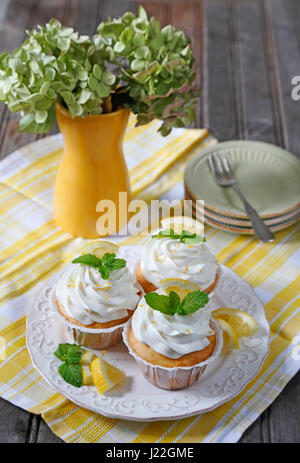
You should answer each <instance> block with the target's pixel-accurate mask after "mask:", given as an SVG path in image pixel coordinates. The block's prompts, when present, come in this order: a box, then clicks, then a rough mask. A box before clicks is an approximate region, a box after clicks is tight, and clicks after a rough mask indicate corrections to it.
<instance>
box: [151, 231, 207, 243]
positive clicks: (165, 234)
mask: <svg viewBox="0 0 300 463" xmlns="http://www.w3.org/2000/svg"><path fill="white" fill-rule="evenodd" d="M152 238H157V239H162V238H172V239H173V240H180V241H181V243H185V244H193V243H200V242H204V241H206V239H205V238H204V236H202V235H197V234H196V233H191V232H189V231H188V230H182V232H181V233H175V232H174V230H173V229H172V228H170V229H167V230H161V231H159V232H158V233H157V234H156V235H152Z"/></svg>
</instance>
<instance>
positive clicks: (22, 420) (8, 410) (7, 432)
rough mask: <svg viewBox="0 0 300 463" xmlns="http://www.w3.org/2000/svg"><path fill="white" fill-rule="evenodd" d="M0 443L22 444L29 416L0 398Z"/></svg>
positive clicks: (25, 437) (26, 431)
mask: <svg viewBox="0 0 300 463" xmlns="http://www.w3.org/2000/svg"><path fill="white" fill-rule="evenodd" d="M0 416H1V419H0V443H4V442H5V443H24V442H26V440H27V436H28V434H27V433H28V424H29V421H30V414H29V413H28V412H26V411H24V410H22V409H21V408H18V407H16V406H15V405H12V404H11V403H9V402H7V401H6V400H4V399H1V398H0Z"/></svg>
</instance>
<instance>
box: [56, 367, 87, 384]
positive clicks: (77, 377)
mask: <svg viewBox="0 0 300 463" xmlns="http://www.w3.org/2000/svg"><path fill="white" fill-rule="evenodd" d="M58 373H59V374H60V376H61V377H62V378H63V379H64V380H65V381H66V383H69V384H72V386H75V387H81V386H82V383H83V379H82V374H81V367H80V364H78V363H75V364H69V363H65V362H64V363H62V364H61V365H60V366H59V368H58Z"/></svg>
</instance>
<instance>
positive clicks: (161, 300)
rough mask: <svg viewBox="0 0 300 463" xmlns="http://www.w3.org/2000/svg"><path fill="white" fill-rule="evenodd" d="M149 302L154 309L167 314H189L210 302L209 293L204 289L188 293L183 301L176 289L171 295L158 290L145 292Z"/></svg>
mask: <svg viewBox="0 0 300 463" xmlns="http://www.w3.org/2000/svg"><path fill="white" fill-rule="evenodd" d="M144 297H145V300H146V302H147V304H148V305H149V306H150V307H152V309H154V310H158V311H159V312H162V313H164V314H166V315H175V314H176V313H177V314H178V315H188V314H190V313H192V312H196V311H197V310H199V309H201V308H202V307H204V306H205V305H206V304H207V302H208V299H209V298H208V295H207V293H205V292H204V291H199V290H198V291H193V292H190V293H188V294H187V295H186V296H185V297H184V298H183V299H182V301H180V297H179V296H178V294H177V293H176V292H175V291H170V293H169V295H168V296H167V295H164V294H158V293H156V292H153V293H148V294H145V296H144Z"/></svg>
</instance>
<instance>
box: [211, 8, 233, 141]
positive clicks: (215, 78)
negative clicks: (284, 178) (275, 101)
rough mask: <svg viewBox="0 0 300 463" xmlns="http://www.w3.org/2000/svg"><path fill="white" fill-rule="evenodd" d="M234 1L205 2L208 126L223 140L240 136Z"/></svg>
mask: <svg viewBox="0 0 300 463" xmlns="http://www.w3.org/2000/svg"><path fill="white" fill-rule="evenodd" d="M229 7H230V4H229V2H220V1H217V0H212V1H205V2H204V21H205V24H206V28H205V48H206V50H205V53H206V66H207V68H206V70H205V71H204V72H205V78H206V86H205V87H204V91H205V99H206V102H207V106H206V108H205V111H204V125H205V127H207V128H209V129H210V131H211V133H212V134H213V135H214V136H215V137H216V138H218V139H219V140H230V139H235V138H237V137H238V126H237V123H238V122H237V118H236V110H235V105H236V101H235V94H234V82H233V79H232V56H231V45H230V34H231V32H230V24H229V22H230V8H229Z"/></svg>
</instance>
